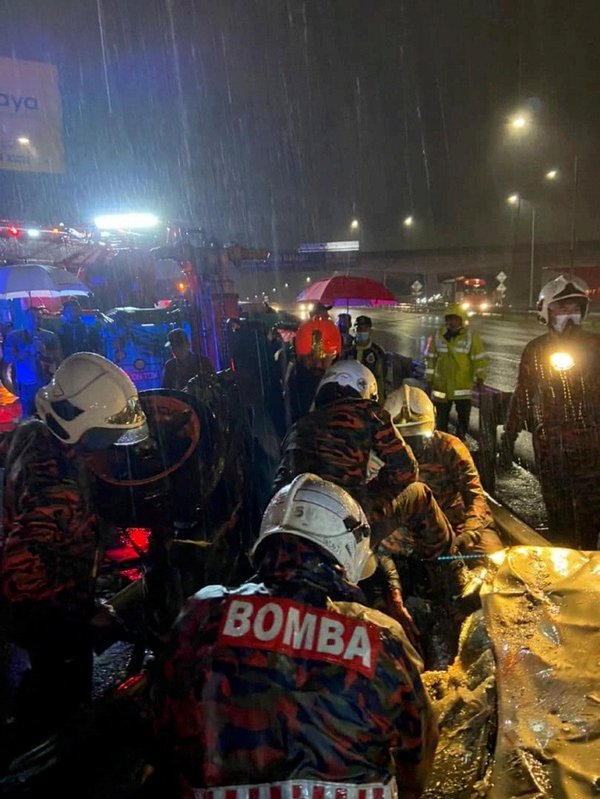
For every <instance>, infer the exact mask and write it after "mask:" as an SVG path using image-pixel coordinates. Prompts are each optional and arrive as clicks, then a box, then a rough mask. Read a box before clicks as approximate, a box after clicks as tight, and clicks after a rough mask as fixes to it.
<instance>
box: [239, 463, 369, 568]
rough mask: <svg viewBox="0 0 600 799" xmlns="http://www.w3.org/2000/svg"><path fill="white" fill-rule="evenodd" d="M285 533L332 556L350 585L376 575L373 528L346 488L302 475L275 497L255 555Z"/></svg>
mask: <svg viewBox="0 0 600 799" xmlns="http://www.w3.org/2000/svg"><path fill="white" fill-rule="evenodd" d="M281 533H290V534H291V535H297V536H299V537H300V538H306V539H308V540H309V541H313V542H314V543H315V544H317V545H318V546H319V547H321V549H324V550H325V551H326V552H329V554H330V555H332V556H333V557H334V558H335V560H336V561H337V562H338V563H339V564H340V566H343V568H344V569H345V571H346V576H347V578H348V580H350V582H353V583H356V582H358V580H361V579H363V578H365V577H368V576H370V575H371V574H372V573H373V570H374V569H373V566H374V558H371V546H370V541H371V528H370V527H369V522H368V521H367V517H366V516H365V513H364V511H363V509H362V508H361V506H360V505H359V504H358V502H356V501H355V500H354V499H353V498H352V497H351V496H350V494H349V493H348V492H347V491H344V489H343V488H340V486H337V485H335V483H330V482H329V481H328V480H323V479H322V478H321V477H318V476H317V475H316V474H301V475H299V476H298V477H295V478H294V480H292V482H291V483H290V484H289V485H287V486H284V487H283V488H281V489H280V490H279V491H278V492H277V493H276V494H275V496H274V497H273V499H272V500H271V501H270V502H269V504H268V506H267V509H266V510H265V512H264V515H263V519H262V523H261V525H260V533H259V535H258V540H257V542H256V544H255V545H254V548H253V550H252V554H254V553H255V552H256V550H257V549H258V548H259V547H260V546H261V544H262V543H263V541H264V540H265V539H266V538H268V537H269V536H271V535H277V534H281ZM367 563H368V570H365V566H366V565H367Z"/></svg>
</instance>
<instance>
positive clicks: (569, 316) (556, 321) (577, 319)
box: [552, 313, 581, 333]
mask: <svg viewBox="0 0 600 799" xmlns="http://www.w3.org/2000/svg"><path fill="white" fill-rule="evenodd" d="M569 322H571V327H579V325H580V324H581V314H580V313H565V314H556V316H554V317H553V318H552V329H553V330H555V331H556V332H557V333H562V332H563V330H564V329H565V328H566V327H567V324H568V323H569Z"/></svg>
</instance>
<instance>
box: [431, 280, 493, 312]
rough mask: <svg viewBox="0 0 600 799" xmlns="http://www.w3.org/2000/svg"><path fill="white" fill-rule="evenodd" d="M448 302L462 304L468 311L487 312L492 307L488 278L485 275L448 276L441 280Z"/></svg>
mask: <svg viewBox="0 0 600 799" xmlns="http://www.w3.org/2000/svg"><path fill="white" fill-rule="evenodd" d="M441 283H442V287H443V289H442V293H443V296H444V299H445V301H446V302H448V303H458V304H459V305H462V307H463V309H464V310H465V311H467V313H486V312H488V311H489V310H490V309H491V307H492V302H491V301H490V297H489V295H488V288H487V284H486V280H485V278H483V277H465V276H464V275H461V276H459V277H447V278H445V279H444V280H442V281H441Z"/></svg>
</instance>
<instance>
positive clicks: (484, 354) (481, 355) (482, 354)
mask: <svg viewBox="0 0 600 799" xmlns="http://www.w3.org/2000/svg"><path fill="white" fill-rule="evenodd" d="M483 358H487V352H480V353H479V354H478V355H471V360H472V361H481V360H482V359H483Z"/></svg>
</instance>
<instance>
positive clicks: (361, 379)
mask: <svg viewBox="0 0 600 799" xmlns="http://www.w3.org/2000/svg"><path fill="white" fill-rule="evenodd" d="M334 383H335V384H336V385H338V386H341V387H342V388H346V387H349V388H353V389H354V390H355V391H356V392H357V393H358V394H360V396H361V397H362V399H371V400H376V399H377V397H378V392H377V380H375V375H374V374H373V372H372V371H371V370H370V369H367V367H366V366H363V365H362V363H359V362H358V361H354V360H348V361H336V362H335V363H334V364H333V365H332V366H330V367H329V369H328V370H327V371H326V372H325V374H324V375H323V377H322V379H321V382H320V383H319V385H318V386H317V391H316V394H315V396H318V394H319V391H320V390H321V389H322V388H323V386H326V385H328V384H334Z"/></svg>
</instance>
